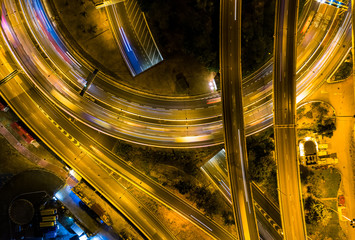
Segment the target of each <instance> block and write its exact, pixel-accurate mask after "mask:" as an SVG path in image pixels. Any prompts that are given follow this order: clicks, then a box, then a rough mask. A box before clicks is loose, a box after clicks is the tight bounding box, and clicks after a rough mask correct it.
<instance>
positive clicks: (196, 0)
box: [138, 0, 219, 71]
mask: <svg viewBox="0 0 355 240" xmlns="http://www.w3.org/2000/svg"><path fill="white" fill-rule="evenodd" d="M138 3H139V4H140V7H141V9H142V10H143V11H144V12H145V13H146V16H147V20H148V21H149V26H150V28H151V30H152V32H153V35H154V36H155V39H156V40H157V42H158V45H159V46H160V47H161V48H160V50H161V51H162V54H163V55H164V57H165V58H167V57H170V56H172V55H180V54H181V53H183V54H187V55H189V56H191V57H193V58H196V59H198V60H199V61H200V62H201V63H202V64H203V65H204V66H206V67H207V68H209V69H211V70H212V71H218V69H219V63H218V61H219V56H218V48H219V45H218V39H219V1H217V0H213V1H208V0H193V1H191V0H180V1H175V0H150V1H146V0H138Z"/></svg>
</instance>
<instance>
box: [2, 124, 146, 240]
mask: <svg viewBox="0 0 355 240" xmlns="http://www.w3.org/2000/svg"><path fill="white" fill-rule="evenodd" d="M0 134H1V135H3V136H4V138H5V139H6V140H7V141H8V142H9V143H10V144H11V145H12V146H13V147H14V148H15V149H16V150H17V151H18V152H19V153H20V154H22V155H23V156H24V157H25V158H27V159H28V160H29V161H31V162H32V163H34V164H36V165H38V166H40V167H42V168H45V169H47V170H49V171H51V172H53V173H54V174H55V175H57V176H58V177H60V178H62V179H65V180H66V185H65V186H64V187H63V188H62V189H61V190H59V191H58V192H57V194H56V197H57V199H58V200H59V201H60V202H61V203H62V204H63V205H64V206H65V207H66V208H67V209H68V210H69V211H70V212H71V213H72V214H73V215H74V216H75V217H76V218H77V219H78V220H79V222H80V223H81V224H82V225H83V226H84V227H86V228H87V229H89V230H90V231H91V232H92V233H96V236H95V237H94V239H102V240H116V239H119V236H118V235H117V233H116V232H115V231H114V230H113V229H112V228H109V227H105V226H103V225H101V226H100V225H99V224H98V223H97V222H96V221H95V220H94V219H92V218H91V217H90V216H89V215H88V214H87V213H86V212H85V211H84V210H83V209H81V208H80V207H79V201H78V198H75V196H76V195H75V194H74V193H73V192H72V191H71V187H73V186H74V185H76V184H77V182H74V180H73V179H72V178H71V177H70V176H71V175H70V174H69V173H68V172H66V171H65V170H64V169H63V168H62V167H59V166H56V165H55V164H53V163H50V162H49V161H47V160H45V159H44V158H41V157H39V156H37V155H36V154H34V153H33V152H31V151H30V150H29V149H28V148H26V146H24V145H22V143H21V142H20V141H19V140H17V139H16V137H15V136H14V135H12V133H11V132H10V131H9V130H8V129H7V128H6V127H5V126H4V125H3V124H2V123H1V122H0ZM110 213H111V214H110V215H111V216H112V215H113V214H112V213H113V212H110ZM117 215H119V214H118V213H117ZM116 217H118V216H116ZM113 220H115V222H116V224H117V226H118V225H122V224H127V223H126V222H125V223H122V222H121V221H120V220H116V219H113ZM135 237H138V238H139V235H138V236H135Z"/></svg>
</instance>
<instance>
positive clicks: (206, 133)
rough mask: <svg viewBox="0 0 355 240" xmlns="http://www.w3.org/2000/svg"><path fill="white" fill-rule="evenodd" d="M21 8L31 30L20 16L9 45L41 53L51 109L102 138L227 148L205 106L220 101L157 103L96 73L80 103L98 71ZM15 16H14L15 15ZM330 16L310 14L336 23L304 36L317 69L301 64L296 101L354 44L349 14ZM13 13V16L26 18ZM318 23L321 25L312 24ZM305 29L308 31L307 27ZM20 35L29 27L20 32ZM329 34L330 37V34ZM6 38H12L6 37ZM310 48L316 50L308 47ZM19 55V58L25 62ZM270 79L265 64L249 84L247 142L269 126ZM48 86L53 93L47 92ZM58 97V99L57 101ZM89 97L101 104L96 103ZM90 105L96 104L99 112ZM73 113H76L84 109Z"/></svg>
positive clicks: (39, 17) (213, 112) (27, 1)
mask: <svg viewBox="0 0 355 240" xmlns="http://www.w3.org/2000/svg"><path fill="white" fill-rule="evenodd" d="M20 3H22V5H23V9H22V12H23V13H24V16H27V17H26V18H27V19H28V20H27V21H26V23H27V25H28V26H27V29H24V30H23V31H22V33H21V32H18V29H17V28H21V26H19V25H18V19H21V15H18V16H17V17H16V20H14V23H15V24H14V26H16V27H15V28H16V34H17V36H18V37H19V39H21V41H20V42H18V43H12V44H13V45H16V44H19V43H21V44H22V45H24V46H23V48H27V50H26V51H25V52H26V54H27V55H26V56H31V55H32V54H33V52H35V51H37V53H36V55H35V57H32V58H31V59H30V60H31V61H34V63H32V65H34V66H36V68H37V69H38V71H39V72H40V73H37V74H36V79H40V78H39V76H38V75H39V74H41V75H44V76H47V73H53V74H52V75H51V78H53V79H52V81H50V82H48V79H47V80H46V81H47V83H46V84H44V82H43V81H44V80H45V79H44V80H43V81H41V83H37V84H38V86H41V88H44V86H47V87H46V89H43V91H44V92H46V94H47V96H48V97H50V95H53V96H51V99H52V101H53V102H55V103H56V104H58V106H61V107H62V108H63V110H64V111H66V112H68V113H70V114H71V115H73V116H74V117H75V118H77V119H78V120H80V121H83V122H84V123H85V124H87V125H90V126H92V127H94V128H96V129H97V130H99V131H102V132H105V133H106V134H109V135H111V136H114V137H118V138H122V139H125V140H128V141H131V142H136V143H140V144H146V145H154V146H162V147H197V146H210V145H215V144H220V143H222V142H223V132H222V118H221V104H220V102H219V103H218V102H216V103H212V104H207V102H208V101H209V99H211V98H216V97H217V98H218V94H216V95H214V96H208V95H207V94H206V95H203V96H192V97H189V98H188V99H187V98H186V97H185V98H178V97H174V98H172V97H170V98H169V97H166V96H153V95H149V94H147V93H144V92H141V91H137V90H134V89H130V88H128V87H127V86H118V85H117V84H115V83H114V80H113V79H112V78H110V77H109V76H106V75H104V74H103V73H99V74H98V77H97V79H95V82H94V85H92V86H91V87H90V89H89V91H88V94H89V97H88V98H89V99H86V98H85V99H80V98H78V97H77V96H76V95H77V92H78V91H79V90H80V89H81V88H82V86H83V84H84V81H85V80H84V79H85V78H86V77H87V75H88V73H89V72H92V71H93V69H94V66H91V65H90V64H89V63H87V62H86V61H85V59H82V58H80V56H78V54H77V53H76V52H75V50H74V49H71V48H70V45H69V44H66V43H65V42H63V40H62V39H61V36H60V35H58V34H59V33H58V34H57V35H58V36H57V37H53V36H55V28H53V27H48V26H50V23H51V22H50V21H49V20H48V19H47V22H46V20H45V17H46V15H45V12H43V11H42V10H41V11H40V10H39V9H40V7H39V6H38V4H37V3H36V1H34V0H23V1H20ZM11 8H12V6H11V7H10V9H11ZM14 9H15V10H16V7H14ZM322 9H323V10H322ZM332 9H334V8H331V7H324V5H321V6H319V3H313V2H312V6H311V7H309V10H307V12H308V13H310V14H311V13H312V11H318V10H319V11H320V12H322V13H323V15H322V17H321V18H320V19H321V20H319V21H321V22H322V23H323V22H325V20H326V19H328V18H331V19H334V20H332V21H329V22H328V24H325V23H324V24H325V25H324V26H331V27H328V28H326V30H327V31H325V30H323V27H322V26H323V25H322V24H321V23H317V24H313V23H312V24H310V26H309V28H308V30H307V31H306V34H305V36H304V37H303V38H302V39H301V43H300V44H301V46H302V47H301V49H307V51H306V52H305V53H303V52H304V51H300V52H299V54H301V55H302V56H303V57H302V58H301V60H302V59H308V57H304V56H305V55H307V56H308V55H309V54H312V55H311V56H312V57H313V60H314V61H311V62H309V61H307V64H303V65H302V64H301V63H300V66H302V69H304V70H302V71H299V81H298V82H299V84H298V85H299V87H298V92H299V97H298V101H299V100H301V99H303V98H304V97H305V96H306V95H308V94H309V93H310V92H312V90H313V89H315V88H317V87H318V86H319V84H320V83H321V82H322V81H323V79H324V78H327V76H329V75H331V74H332V73H333V71H334V69H335V68H336V67H337V66H338V63H340V61H341V60H342V58H343V56H345V55H346V53H347V52H348V50H349V47H350V46H349V41H348V40H349V39H350V38H349V36H350V37H351V35H348V33H347V31H348V30H350V29H351V28H350V25H349V24H347V22H350V18H348V17H347V16H348V15H349V14H347V13H345V14H344V24H343V23H341V22H339V19H340V18H339V17H334V16H336V13H337V12H336V11H335V10H332ZM13 12H14V15H16V14H18V13H19V12H21V11H19V10H17V11H13ZM10 18H11V16H10ZM315 18H317V19H318V18H319V17H317V16H315ZM324 19H325V20H324ZM34 20H36V21H34ZM317 21H318V20H317ZM303 22H304V23H305V24H306V23H307V21H303ZM313 22H315V21H313ZM339 24H340V25H339ZM316 26H317V27H316ZM300 27H301V26H300ZM23 28H25V27H24V26H23ZM338 29H340V30H339V31H338V32H334V31H336V30H338ZM28 30H30V32H31V34H33V36H35V39H36V41H38V42H39V45H40V46H41V49H42V51H43V52H44V53H45V54H46V56H47V57H48V58H49V60H50V61H48V59H46V58H43V56H42V55H43V54H39V53H38V49H37V50H35V49H34V48H33V47H32V46H33V43H31V41H32V40H33V39H32V40H31V41H29V40H28V34H27V33H26V31H28ZM328 32H329V33H330V34H327V33H328ZM20 33H21V36H20ZM47 33H50V34H49V35H48V34H47ZM315 33H318V34H317V35H316V38H313V37H312V36H313V34H315ZM349 33H350V32H349ZM52 35H53V36H52ZM344 36H346V38H344ZM9 38H11V37H10V36H9ZM26 38H27V40H26ZM311 40H313V41H311ZM10 42H11V41H10ZM310 43H311V45H308V44H310ZM316 43H319V44H318V45H321V46H322V47H319V46H318V45H317V44H316ZM342 43H344V44H345V47H343V46H342ZM26 45H28V46H26ZM313 48H316V49H315V50H314V51H313V52H310V51H309V49H313ZM314 52H316V53H317V54H315V53H314ZM334 52H337V53H338V54H336V55H335V56H333V57H331V56H330V55H331V54H332V53H334ZM328 53H329V54H328ZM22 54H25V53H22ZM22 54H19V55H18V56H19V57H22V58H23V56H24V55H22ZM55 55H57V56H55ZM73 59H74V60H73ZM28 61H29V60H28ZM48 62H52V63H54V64H55V66H48V65H49V64H48ZM300 62H301V61H300ZM270 66H271V69H270ZM54 69H55V70H54ZM271 71H272V65H270V64H266V65H265V67H264V68H263V70H261V71H258V73H257V74H254V75H253V76H251V77H249V78H247V79H245V80H244V86H243V89H244V90H245V91H244V92H245V96H244V105H245V123H246V131H247V134H251V133H255V132H257V131H260V130H261V129H264V128H265V127H268V126H270V125H271V124H272V99H271V77H270V76H271V75H270V73H271ZM56 75H58V76H56ZM42 78H43V77H42ZM310 79H312V82H310ZM49 80H50V79H49ZM36 81H39V80H36ZM63 82H64V83H63ZM50 84H51V85H54V86H52V87H51V88H50V89H49V87H50V86H49V85H50ZM55 85H57V86H55ZM53 90H54V91H55V93H53V94H52V91H53ZM113 93H115V95H113ZM92 97H94V99H96V100H93V98H92ZM65 98H66V99H67V100H65ZM92 101H95V104H94V103H93V102H92ZM70 103H72V104H70ZM73 105H74V106H79V107H80V109H77V108H75V107H74V106H73ZM165 129H168V131H166V130H165Z"/></svg>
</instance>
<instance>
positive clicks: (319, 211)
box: [305, 197, 331, 226]
mask: <svg viewBox="0 0 355 240" xmlns="http://www.w3.org/2000/svg"><path fill="white" fill-rule="evenodd" d="M306 202H307V204H306V203H305V207H306V205H307V210H308V211H307V212H306V222H307V223H308V224H312V225H322V226H326V225H327V224H328V222H329V220H330V218H331V213H330V211H329V210H328V209H327V207H326V206H325V205H324V204H323V203H322V202H320V201H318V200H316V199H314V198H312V197H308V198H307V200H306Z"/></svg>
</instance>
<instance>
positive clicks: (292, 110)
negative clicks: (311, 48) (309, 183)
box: [273, 0, 307, 240]
mask: <svg viewBox="0 0 355 240" xmlns="http://www.w3.org/2000/svg"><path fill="white" fill-rule="evenodd" d="M297 16H298V0H277V1H276V13H275V18H276V20H275V21H276V23H275V42H274V71H273V75H274V81H273V83H274V84H273V85H274V90H273V93H274V135H275V158H276V165H277V182H278V190H279V203H280V212H281V221H282V229H283V233H284V236H285V238H286V239H295V240H296V239H297V240H306V239H307V232H306V224H305V218H304V208H303V203H302V194H301V181H300V169H299V162H298V159H297V141H296V137H297V136H296V76H295V75H296V58H297V55H296V23H297Z"/></svg>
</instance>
